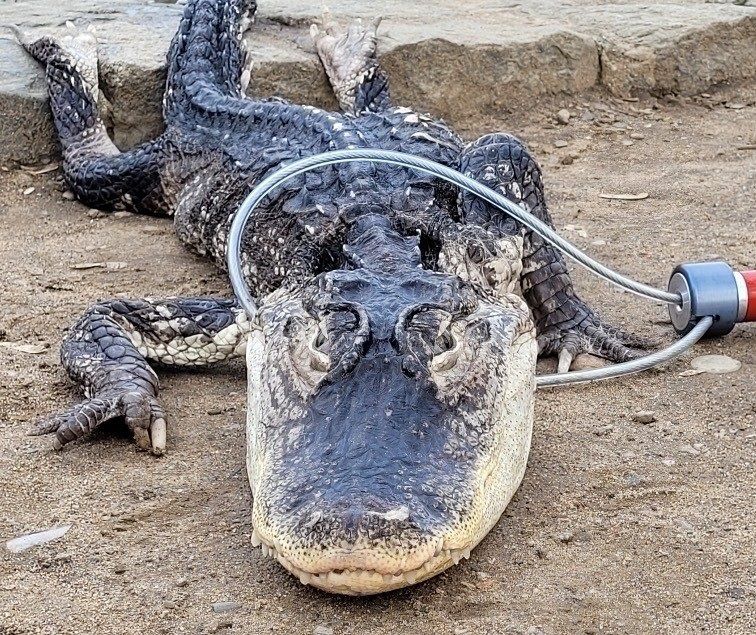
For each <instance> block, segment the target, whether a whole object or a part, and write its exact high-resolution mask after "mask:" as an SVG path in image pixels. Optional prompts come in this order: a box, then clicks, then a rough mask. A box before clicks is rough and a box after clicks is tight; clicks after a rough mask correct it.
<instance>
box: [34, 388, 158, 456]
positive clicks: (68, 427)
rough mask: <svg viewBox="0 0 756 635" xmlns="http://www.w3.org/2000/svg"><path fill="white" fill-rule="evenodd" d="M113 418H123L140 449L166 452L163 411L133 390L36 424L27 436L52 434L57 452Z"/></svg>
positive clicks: (155, 452)
mask: <svg viewBox="0 0 756 635" xmlns="http://www.w3.org/2000/svg"><path fill="white" fill-rule="evenodd" d="M116 418H123V420H124V422H125V423H126V425H127V426H128V428H129V429H130V430H131V432H132V434H133V435H134V442H135V443H136V444H137V447H139V449H141V450H149V451H151V452H152V453H153V454H157V455H159V454H163V452H165V441H166V423H165V414H164V412H163V408H162V406H161V405H160V404H159V403H158V402H157V400H156V399H155V398H154V397H153V396H151V395H149V394H147V393H145V392H141V391H135V390H124V391H122V392H111V394H110V395H101V396H96V397H93V398H92V399H89V400H87V401H84V402H83V403H80V404H76V405H75V406H73V407H71V408H69V409H68V410H66V411H65V412H62V413H60V414H56V415H52V416H51V417H48V418H45V419H42V420H41V421H38V422H37V423H36V424H34V425H33V426H32V428H31V429H30V430H29V432H28V434H29V435H30V436H39V435H43V434H52V433H55V439H54V440H53V448H54V449H55V450H60V449H62V448H63V446H64V445H66V444H68V443H70V442H71V441H75V440H76V439H80V438H82V437H84V436H87V435H88V434H90V433H91V432H93V431H94V430H96V429H97V428H99V427H100V426H101V425H102V424H103V423H105V422H106V421H110V420H111V419H116Z"/></svg>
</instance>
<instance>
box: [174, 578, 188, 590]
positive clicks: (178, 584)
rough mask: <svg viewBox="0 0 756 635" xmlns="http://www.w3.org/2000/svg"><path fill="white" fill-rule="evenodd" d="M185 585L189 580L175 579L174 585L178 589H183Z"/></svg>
mask: <svg viewBox="0 0 756 635" xmlns="http://www.w3.org/2000/svg"><path fill="white" fill-rule="evenodd" d="M187 584H189V580H187V579H186V578H177V579H176V582H175V585H176V586H177V587H179V588H181V587H185V586H186V585H187Z"/></svg>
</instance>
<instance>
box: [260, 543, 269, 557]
mask: <svg viewBox="0 0 756 635" xmlns="http://www.w3.org/2000/svg"><path fill="white" fill-rule="evenodd" d="M261 546H262V551H263V555H264V556H269V555H270V547H268V545H266V544H265V543H262V545H261Z"/></svg>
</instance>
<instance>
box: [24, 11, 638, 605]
mask: <svg viewBox="0 0 756 635" xmlns="http://www.w3.org/2000/svg"><path fill="white" fill-rule="evenodd" d="M255 8H256V7H255V3H254V2H252V1H251V0H189V2H187V4H186V7H185V10H184V14H183V17H182V19H181V22H180V24H179V27H178V30H177V33H176V36H175V37H174V39H173V42H172V43H171V47H170V50H169V52H168V60H167V61H168V73H167V75H168V76H167V81H166V91H165V96H164V103H163V106H164V107H163V113H164V118H165V124H166V126H165V132H164V133H163V134H162V135H161V136H160V137H159V138H157V139H155V140H153V141H150V142H148V143H146V144H143V145H142V146H140V147H138V148H134V149H132V150H129V151H126V152H121V151H119V150H118V149H117V148H116V147H115V146H114V145H113V143H112V142H111V141H110V139H109V138H108V136H107V132H106V129H105V126H104V124H103V122H102V120H101V119H100V118H99V115H98V97H99V90H98V86H97V82H98V75H97V41H96V35H95V34H94V33H93V32H92V30H90V29H86V30H83V31H76V30H75V29H73V30H72V32H70V33H68V34H67V35H65V36H62V37H43V38H41V39H39V40H34V41H32V40H31V39H29V38H27V37H25V36H24V35H23V32H22V31H19V39H20V41H21V43H22V45H23V46H24V47H25V48H26V50H28V51H29V53H30V54H31V55H33V56H34V57H35V58H36V59H37V60H39V61H40V63H42V64H44V66H45V69H46V78H47V84H48V92H49V95H50V106H51V110H52V114H53V118H54V122H55V126H56V130H57V132H58V137H59V139H60V143H61V148H62V152H63V159H64V163H63V167H64V174H65V178H66V181H67V183H68V185H69V187H70V188H71V190H72V191H73V192H74V194H75V195H76V197H77V198H78V199H79V200H81V201H83V202H84V203H85V204H87V205H88V206H91V207H98V208H101V209H105V210H114V209H128V210H131V211H133V212H137V213H140V214H152V215H162V216H169V217H172V218H173V223H174V226H175V228H176V233H177V235H178V237H179V239H180V240H182V241H183V242H184V243H185V244H186V245H187V246H188V247H189V248H190V249H192V250H193V251H194V252H195V253H198V254H200V255H202V256H207V257H208V258H209V259H211V260H212V261H214V262H215V263H216V264H218V265H220V266H224V263H225V262H226V257H227V255H228V254H227V237H228V230H229V225H230V223H231V220H232V218H233V214H234V212H235V211H236V209H237V208H238V206H239V204H240V203H241V201H242V200H243V199H244V198H245V196H246V195H247V194H248V193H249V191H250V190H251V189H252V188H253V187H254V186H255V184H257V183H259V181H260V180H261V179H263V178H265V176H267V175H268V174H270V173H271V172H272V171H274V170H276V169H277V168H278V167H279V166H281V165H282V164H286V163H287V162H290V161H292V160H295V159H298V158H301V157H302V156H307V155H311V154H314V153H318V152H323V151H326V150H335V149H344V148H353V147H378V148H384V149H393V150H400V151H404V152H408V153H412V154H416V155H418V156H422V157H425V158H428V159H431V160H434V161H437V162H439V163H442V164H444V165H447V166H451V167H454V168H456V169H458V170H460V171H462V172H464V173H465V174H467V175H468V176H470V177H471V178H475V179H478V180H479V181H481V182H482V183H485V184H486V185H488V186H490V187H492V188H494V189H496V190H498V191H500V192H502V193H503V194H504V195H506V196H507V197H509V198H510V199H511V200H512V201H514V202H516V203H519V204H521V205H522V206H523V207H525V208H526V209H528V210H529V211H530V212H531V213H532V214H533V215H535V216H537V217H538V218H540V219H541V220H543V221H544V222H546V223H551V218H550V216H549V212H548V209H547V207H546V200H545V195H544V189H543V183H542V179H541V172H540V168H539V167H538V164H537V163H536V162H535V160H534V159H533V157H532V156H531V155H530V153H529V152H528V150H527V149H526V148H525V146H524V145H523V144H522V143H521V142H520V141H519V140H517V139H515V138H514V137H512V136H510V135H507V134H502V133H494V134H489V135H485V136H483V137H481V138H479V139H477V140H475V141H473V142H472V143H468V144H466V143H464V142H463V141H462V140H461V139H460V138H459V136H458V135H457V134H456V133H454V131H452V130H451V129H450V128H449V127H448V126H447V125H446V124H445V123H444V122H442V121H439V120H435V119H433V117H431V116H428V115H422V114H419V113H417V112H415V111H413V110H412V109H410V108H403V107H397V106H395V105H394V104H393V102H392V99H391V95H390V91H389V86H388V78H387V76H386V75H385V73H384V72H383V71H382V69H381V67H380V65H379V63H378V59H377V57H376V53H375V50H376V49H375V47H376V37H377V36H376V27H377V22H373V23H371V24H368V25H363V24H361V23H357V24H353V25H351V26H349V27H348V28H347V29H343V28H342V27H340V26H338V25H336V24H334V23H333V22H332V21H331V20H330V18H329V17H327V16H326V17H324V19H323V21H322V23H321V24H320V25H319V26H318V27H316V28H313V29H312V31H311V33H312V36H313V39H314V43H315V47H316V50H317V52H318V55H319V56H320V59H321V61H322V62H323V65H324V67H325V71H326V75H327V76H328V78H329V81H330V82H331V85H332V87H333V89H334V93H335V96H336V97H337V99H338V102H339V104H340V107H341V112H326V111H323V110H320V109H317V108H313V107H310V106H300V105H296V104H291V103H288V102H286V101H283V100H279V99H257V98H253V97H247V96H246V95H245V91H246V87H247V84H248V82H249V79H250V64H249V62H248V58H247V53H246V49H245V44H244V38H243V37H242V36H243V34H244V32H245V30H246V29H247V28H248V26H249V25H250V21H251V18H252V16H253V14H254V11H255ZM241 259H242V265H243V271H244V275H245V278H246V281H247V283H248V284H249V285H250V288H252V289H253V290H254V293H255V294H256V296H257V297H258V301H259V305H260V311H259V314H258V315H257V316H255V318H254V319H252V320H251V319H250V318H249V316H247V315H246V314H245V312H244V311H243V310H242V309H241V308H240V307H239V305H238V304H237V302H236V301H235V300H233V299H221V298H205V297H200V298H195V297H188V298H176V297H168V298H133V299H123V298H118V299H112V300H103V301H99V302H96V303H95V304H93V305H92V306H91V307H90V308H89V309H87V310H86V311H85V312H84V314H83V315H82V316H81V318H80V319H79V320H78V321H77V322H76V323H75V324H74V325H73V327H72V328H71V329H69V330H68V332H67V334H66V336H65V339H64V341H63V345H62V347H61V361H62V363H63V366H64V368H65V369H66V371H67V372H68V374H69V376H70V377H71V378H72V379H73V380H74V381H75V382H76V383H77V384H78V385H79V386H80V387H81V388H82V389H83V391H84V397H85V398H84V400H83V401H81V402H80V403H76V404H74V405H73V406H71V407H70V408H68V409H67V410H64V411H63V412H61V413H59V414H55V415H53V416H50V417H47V418H45V419H43V420H41V421H39V422H37V423H36V424H35V425H34V426H33V428H32V430H31V432H30V433H31V434H52V435H54V441H53V446H54V447H55V448H56V449H61V448H63V447H64V446H66V445H67V444H69V443H71V442H74V441H77V440H79V439H81V438H82V437H84V436H86V435H88V434H89V433H91V432H92V431H94V430H96V429H97V428H99V427H100V426H102V425H105V424H107V423H108V422H110V421H112V420H116V419H120V420H122V421H123V422H124V423H125V424H126V426H128V428H129V429H130V430H131V431H132V433H133V435H134V440H135V442H136V443H137V445H138V446H139V447H140V448H142V449H145V450H150V451H152V452H153V453H154V454H162V453H163V452H164V451H165V450H166V447H167V446H169V445H170V427H169V426H168V422H169V421H170V413H166V412H165V410H164V408H163V407H162V405H161V402H160V391H159V381H158V375H157V373H156V370H155V369H156V368H158V367H159V366H160V365H167V366H172V367H179V366H211V365H214V364H217V363H221V362H224V361H227V360H230V359H234V358H239V357H242V356H244V355H245V354H246V362H247V372H248V376H249V379H248V382H249V390H248V406H247V470H248V475H249V480H250V485H251V488H252V493H253V507H252V519H251V520H252V525H253V533H252V541H253V543H254V544H255V545H258V546H261V547H262V549H263V551H264V552H265V553H267V554H269V555H272V556H273V557H275V558H277V559H278V560H279V561H280V562H281V564H282V565H283V566H284V567H286V568H287V569H288V570H289V571H291V572H292V573H293V574H295V575H296V576H297V577H299V579H300V580H301V581H302V582H304V583H307V584H312V585H314V586H316V587H319V588H321V589H324V590H327V591H331V592H335V593H345V594H353V595H355V594H370V593H377V592H381V591H388V590H391V589H395V588H399V587H402V586H406V585H409V584H414V583H415V582H418V581H421V580H423V579H426V578H428V577H431V576H433V575H435V574H437V573H438V572H440V571H443V570H444V569H445V568H447V567H448V566H450V565H452V564H456V563H457V562H459V560H460V559H462V558H465V557H468V556H469V554H470V550H471V549H472V548H474V547H475V545H476V544H478V542H479V541H480V540H481V539H482V538H483V537H484V536H485V535H486V534H487V533H488V531H489V530H490V529H491V527H492V526H493V525H494V524H495V523H496V521H497V520H498V518H499V517H500V515H501V513H502V512H503V510H504V508H505V507H506V505H507V504H508V502H509V501H510V499H511V498H512V496H513V494H514V492H515V491H516V489H517V487H518V485H519V483H520V481H521V479H522V477H523V473H524V470H525V465H526V462H527V457H528V450H529V447H530V439H531V433H532V426H533V399H534V377H535V363H536V357H537V355H538V354H542V355H551V354H554V355H558V356H559V367H560V370H566V369H568V368H569V366H570V363H571V361H572V359H573V357H574V356H575V355H577V354H579V353H583V352H587V353H592V354H595V355H599V356H601V357H604V358H606V359H609V360H613V361H626V360H628V359H631V358H632V357H634V356H636V355H637V354H638V352H637V350H636V349H637V348H638V347H642V346H644V345H645V343H644V342H643V341H642V340H640V339H639V338H637V337H634V336H632V335H630V334H628V333H625V332H624V331H621V330H619V329H616V328H614V327H612V326H610V325H608V324H606V323H605V322H603V321H602V320H601V319H600V318H599V317H598V316H597V315H596V314H595V312H594V311H593V310H592V309H591V308H590V307H589V306H588V305H587V304H586V303H585V302H584V301H583V300H582V299H581V298H580V297H578V295H577V294H576V293H575V290H574V288H573V286H572V282H571V280H570V276H569V273H568V271H567V267H566V265H565V263H564V260H563V259H562V257H561V256H560V255H559V254H558V253H557V252H556V251H555V250H554V249H553V248H552V247H551V246H550V245H548V244H545V243H544V242H543V241H542V240H541V239H540V238H539V237H538V236H537V235H535V234H532V233H530V232H529V231H527V230H525V229H524V228H522V227H520V226H519V225H518V224H517V223H516V222H515V221H513V220H512V219H511V218H508V217H507V216H506V215H505V214H503V213H502V212H501V211H499V210H497V209H494V208H491V207H490V206H488V205H487V204H485V203H484V202H482V201H480V200H478V199H475V198H473V197H471V196H470V195H468V194H466V193H464V192H459V191H456V190H455V189H453V188H451V187H450V186H449V185H448V184H446V183H444V182H439V181H437V180H434V179H433V178H431V177H429V176H427V175H423V174H420V173H416V172H413V171H412V170H407V169H404V168H398V167H395V166H388V165H373V164H369V163H355V164H348V165H339V166H331V167H329V168H326V169H323V170H320V171H316V172H311V173H308V174H306V175H302V176H300V177H298V178H296V179H293V180H292V181H291V182H289V183H288V184H287V185H286V186H285V187H283V188H281V190H280V191H279V192H277V193H276V194H275V195H274V196H271V197H269V198H268V199H266V200H265V201H264V202H263V204H262V205H261V206H260V207H259V208H258V209H256V211H255V214H254V216H253V218H252V219H251V222H250V223H249V226H248V227H247V229H246V232H245V234H244V236H243V238H242V253H241ZM518 290H520V291H521V296H520V295H516V292H517V291H518Z"/></svg>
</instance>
